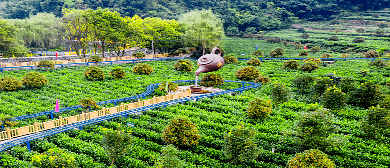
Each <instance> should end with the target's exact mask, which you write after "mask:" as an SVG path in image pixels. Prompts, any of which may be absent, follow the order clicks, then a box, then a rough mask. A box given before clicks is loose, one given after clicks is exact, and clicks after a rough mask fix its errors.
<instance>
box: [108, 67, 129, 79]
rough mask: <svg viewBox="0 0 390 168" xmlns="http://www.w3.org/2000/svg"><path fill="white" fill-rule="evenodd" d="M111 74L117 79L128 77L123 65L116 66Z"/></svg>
mask: <svg viewBox="0 0 390 168" xmlns="http://www.w3.org/2000/svg"><path fill="white" fill-rule="evenodd" d="M110 76H111V77H113V78H115V79H122V78H125V77H126V72H125V71H124V70H123V68H121V67H115V68H113V69H112V70H111V72H110Z"/></svg>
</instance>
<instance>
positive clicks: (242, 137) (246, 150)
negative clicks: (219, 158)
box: [222, 124, 260, 164]
mask: <svg viewBox="0 0 390 168" xmlns="http://www.w3.org/2000/svg"><path fill="white" fill-rule="evenodd" d="M256 133H257V132H256V130H255V129H252V128H247V127H245V126H244V125H243V124H241V125H240V126H238V128H237V127H235V128H233V129H232V130H230V131H229V133H227V134H225V143H224V145H223V147H222V152H223V154H224V155H225V156H226V158H227V159H228V160H230V162H231V163H233V164H239V163H245V162H252V161H253V160H255V159H256V158H257V156H258V155H259V154H260V149H259V148H258V147H257V144H256V140H255V138H256Z"/></svg>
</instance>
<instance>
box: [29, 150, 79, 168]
mask: <svg viewBox="0 0 390 168" xmlns="http://www.w3.org/2000/svg"><path fill="white" fill-rule="evenodd" d="M31 163H32V165H33V166H35V167H39V168H55V167H61V168H74V167H77V162H76V159H75V158H74V156H72V155H70V154H67V153H65V152H64V151H63V150H62V149H59V148H52V149H49V150H47V151H46V152H45V153H43V154H40V155H39V154H36V155H33V156H32V158H31Z"/></svg>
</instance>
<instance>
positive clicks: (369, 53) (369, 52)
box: [364, 50, 379, 58]
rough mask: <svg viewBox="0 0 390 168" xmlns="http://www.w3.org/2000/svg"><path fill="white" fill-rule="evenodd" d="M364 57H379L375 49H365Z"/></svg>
mask: <svg viewBox="0 0 390 168" xmlns="http://www.w3.org/2000/svg"><path fill="white" fill-rule="evenodd" d="M364 57H365V58H378V57H379V52H378V51H375V50H370V51H367V52H366V53H365V54H364Z"/></svg>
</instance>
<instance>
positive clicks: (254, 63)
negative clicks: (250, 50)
mask: <svg viewBox="0 0 390 168" xmlns="http://www.w3.org/2000/svg"><path fill="white" fill-rule="evenodd" d="M246 64H247V65H249V66H260V65H261V61H260V60H259V59H257V58H252V59H250V60H249V61H248V62H246Z"/></svg>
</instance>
